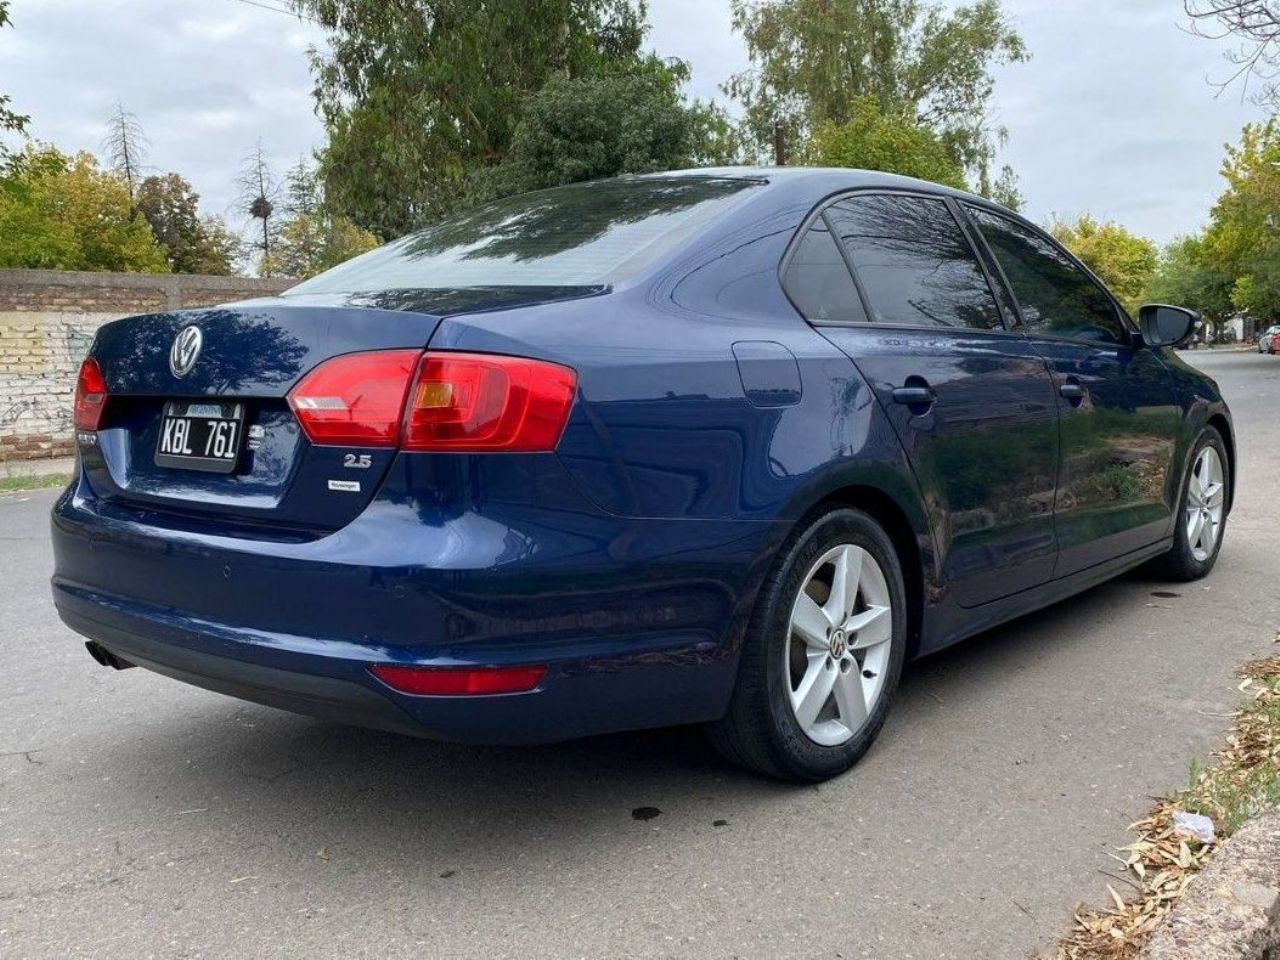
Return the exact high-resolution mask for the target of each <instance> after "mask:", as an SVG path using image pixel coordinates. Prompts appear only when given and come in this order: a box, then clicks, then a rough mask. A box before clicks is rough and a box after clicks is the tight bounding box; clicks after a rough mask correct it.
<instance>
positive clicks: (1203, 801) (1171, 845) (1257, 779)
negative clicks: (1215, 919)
mask: <svg viewBox="0 0 1280 960" xmlns="http://www.w3.org/2000/svg"><path fill="white" fill-rule="evenodd" d="M1240 676H1241V677H1243V678H1244V682H1243V683H1241V685H1240V690H1241V692H1243V693H1245V694H1246V695H1247V696H1249V697H1250V699H1249V701H1248V702H1247V703H1246V704H1245V705H1244V706H1243V707H1242V708H1241V709H1239V710H1237V711H1236V713H1235V714H1234V721H1233V723H1232V727H1231V732H1230V733H1229V735H1228V737H1227V742H1226V745H1225V746H1224V747H1223V748H1222V749H1221V750H1220V751H1218V752H1217V753H1216V754H1215V755H1214V759H1215V763H1214V765H1213V766H1212V767H1209V768H1207V769H1202V768H1199V767H1197V766H1195V765H1193V766H1192V775H1191V785H1190V786H1189V787H1188V788H1187V789H1186V790H1185V791H1183V792H1182V793H1181V794H1180V795H1178V796H1176V797H1170V798H1166V799H1161V800H1159V801H1157V803H1156V806H1155V808H1154V809H1153V810H1152V811H1151V813H1149V814H1148V815H1147V816H1146V817H1144V818H1143V819H1141V820H1139V821H1137V822H1136V823H1133V824H1130V826H1129V829H1130V830H1131V831H1132V832H1133V833H1134V834H1135V835H1136V837H1135V839H1134V841H1133V842H1132V843H1130V844H1128V845H1127V846H1124V847H1121V848H1120V851H1119V855H1118V856H1117V855H1114V854H1113V855H1112V856H1114V857H1115V859H1116V860H1118V861H1119V862H1120V863H1121V864H1122V865H1123V868H1122V869H1123V871H1124V878H1123V879H1124V884H1123V885H1125V886H1127V887H1131V888H1133V889H1136V890H1137V891H1138V895H1137V896H1136V897H1133V898H1131V899H1128V900H1126V899H1125V898H1124V897H1122V896H1120V894H1119V893H1118V892H1117V891H1116V888H1115V886H1114V885H1113V884H1108V885H1107V889H1108V891H1109V892H1110V894H1111V898H1112V901H1113V905H1112V906H1109V907H1106V908H1103V909H1098V910H1092V909H1088V908H1086V907H1084V906H1083V905H1081V906H1078V907H1077V908H1076V913H1075V920H1074V924H1073V926H1072V929H1071V932H1070V933H1068V934H1067V936H1066V937H1064V938H1063V939H1062V941H1061V942H1060V943H1059V944H1058V947H1057V949H1056V951H1055V952H1054V953H1053V957H1054V958H1055V960H1129V958H1132V957H1136V956H1137V955H1138V952H1139V950H1141V949H1142V945H1143V944H1144V943H1145V942H1146V940H1147V938H1148V937H1149V936H1150V935H1151V933H1152V931H1154V930H1155V928H1156V926H1157V925H1158V924H1159V922H1160V920H1161V918H1162V917H1164V916H1165V914H1167V913H1168V912H1169V911H1170V910H1172V909H1173V906H1174V904H1176V903H1177V902H1178V899H1179V898H1180V897H1181V896H1182V894H1183V892H1184V891H1185V890H1186V888H1187V884H1189V883H1190V882H1191V880H1192V878H1193V877H1194V876H1195V875H1196V873H1197V872H1198V871H1199V870H1200V868H1201V867H1202V866H1203V865H1204V864H1205V862H1206V861H1207V860H1208V858H1209V857H1210V856H1211V855H1212V854H1213V852H1214V850H1216V849H1217V843H1209V844H1202V843H1201V842H1200V841H1199V840H1197V839H1195V838H1194V837H1188V836H1185V835H1183V834H1181V833H1179V832H1178V831H1176V830H1175V829H1174V825H1173V817H1174V814H1175V813H1177V812H1178V811H1179V810H1187V811H1191V812H1195V813H1202V814H1204V815H1206V816H1208V817H1210V818H1212V820H1213V822H1214V827H1215V829H1216V831H1217V835H1218V837H1219V838H1223V837H1226V836H1230V835H1231V834H1232V833H1234V832H1235V830H1236V829H1237V828H1238V827H1239V826H1240V824H1241V823H1243V822H1244V820H1246V819H1248V817H1250V816H1253V815H1254V814H1256V813H1259V812H1261V810H1262V809H1264V808H1267V807H1270V806H1274V805H1275V804H1276V803H1277V801H1280V657H1268V658H1266V659H1263V660H1254V661H1251V662H1249V663H1246V664H1245V665H1244V666H1243V667H1242V668H1241V670H1240ZM1117 879H1118V878H1117Z"/></svg>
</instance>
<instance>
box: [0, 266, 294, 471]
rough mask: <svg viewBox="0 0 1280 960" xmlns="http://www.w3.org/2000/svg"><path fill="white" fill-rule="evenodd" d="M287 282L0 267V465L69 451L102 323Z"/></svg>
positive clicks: (252, 293) (240, 296) (273, 289)
mask: <svg viewBox="0 0 1280 960" xmlns="http://www.w3.org/2000/svg"><path fill="white" fill-rule="evenodd" d="M293 282H294V281H292V280H275V279H272V280H258V279H252V278H248V277H203V276H183V275H177V274H160V275H157V274H139V273H73V272H64V271H58V270H0V461H3V460H30V459H38V458H41V457H58V456H64V455H66V454H69V453H70V452H71V449H72V439H71V398H72V394H73V393H74V391H75V377H76V371H77V370H78V369H79V367H80V361H81V360H82V359H84V355H85V353H86V352H87V351H88V349H89V345H90V344H91V343H92V342H93V335H94V333H96V332H97V329H98V327H100V326H102V324H104V323H106V322H107V321H108V320H115V319H118V318H120V317H127V316H130V315H131V314H135V313H157V312H160V311H165V310H179V309H182V308H185V307H208V306H213V305H214V304H219V303H229V302H231V301H234V300H245V299H247V298H249V297H263V296H270V295H272V294H275V293H279V292H280V291H281V290H284V289H285V288H287V287H289V286H290V285H292V284H293Z"/></svg>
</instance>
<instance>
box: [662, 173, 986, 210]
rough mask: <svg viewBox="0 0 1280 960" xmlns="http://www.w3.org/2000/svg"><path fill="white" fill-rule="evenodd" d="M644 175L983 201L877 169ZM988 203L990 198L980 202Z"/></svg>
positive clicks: (968, 194)
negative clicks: (877, 190) (914, 193)
mask: <svg viewBox="0 0 1280 960" xmlns="http://www.w3.org/2000/svg"><path fill="white" fill-rule="evenodd" d="M644 176H647V177H726V178H733V179H742V180H768V181H769V182H770V183H789V184H793V185H797V186H799V185H801V184H803V185H804V186H805V187H807V188H810V189H812V190H814V191H815V192H822V193H836V192H839V191H841V190H855V189H858V188H866V187H870V188H877V187H878V188H883V189H889V190H894V189H896V190H926V191H928V192H930V193H943V194H947V195H948V196H953V197H963V198H964V199H966V200H979V201H983V198H982V197H979V196H977V195H976V194H972V193H969V192H967V191H965V190H957V189H955V188H954V187H947V186H943V185H942V184H939V183H932V182H930V181H928V180H917V179H916V178H914V177H903V176H899V175H898V174H896V173H884V172H883V171H879V170H859V169H855V168H852V167H766V166H732V167H695V168H690V169H687V170H667V171H664V172H662V173H651V174H645V175H644ZM983 202H990V201H983Z"/></svg>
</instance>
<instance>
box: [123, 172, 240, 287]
mask: <svg viewBox="0 0 1280 960" xmlns="http://www.w3.org/2000/svg"><path fill="white" fill-rule="evenodd" d="M199 204H200V195H199V194H198V193H196V192H195V190H194V189H192V187H191V184H190V183H188V182H187V180H186V179H185V178H184V177H182V176H181V175H180V174H177V173H168V174H165V175H164V176H151V177H147V178H146V179H145V180H143V181H142V183H141V184H140V185H139V186H138V193H137V197H136V199H135V205H136V206H137V209H138V211H139V212H140V213H141V214H142V215H143V216H144V217H146V220H147V223H149V224H150V225H151V232H152V233H153V234H154V235H155V238H156V242H157V243H159V244H161V245H162V246H163V248H164V256H165V259H166V260H167V261H168V262H169V266H170V267H171V268H172V269H173V271H174V273H208V274H218V275H223V276H225V275H228V274H231V273H233V272H234V270H235V261H236V258H237V257H239V256H240V250H241V246H242V244H241V241H240V238H239V237H237V236H236V235H235V234H234V233H232V232H231V231H230V230H229V229H227V225H226V224H225V223H224V222H223V221H222V219H221V218H220V217H212V216H210V217H203V218H202V217H201V216H200V213H199Z"/></svg>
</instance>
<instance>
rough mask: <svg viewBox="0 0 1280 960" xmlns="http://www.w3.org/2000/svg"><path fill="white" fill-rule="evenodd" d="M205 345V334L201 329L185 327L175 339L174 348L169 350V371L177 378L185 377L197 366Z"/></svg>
mask: <svg viewBox="0 0 1280 960" xmlns="http://www.w3.org/2000/svg"><path fill="white" fill-rule="evenodd" d="M203 345H204V334H203V333H201V332H200V328H199V327H194V326H192V327H183V328H182V329H181V330H179V331H178V335H177V336H176V337H174V338H173V347H172V348H171V349H170V350H169V371H170V372H171V373H172V374H173V375H174V376H175V377H185V376H186V375H187V374H188V373H190V372H191V368H192V367H194V366H195V365H196V360H197V359H199V357H200V348H201V347H202V346H203Z"/></svg>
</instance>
